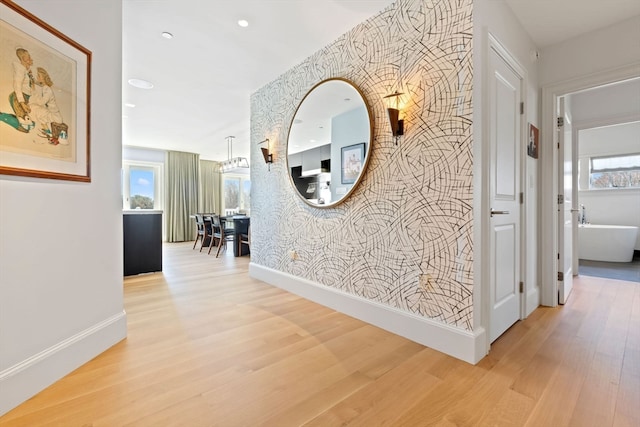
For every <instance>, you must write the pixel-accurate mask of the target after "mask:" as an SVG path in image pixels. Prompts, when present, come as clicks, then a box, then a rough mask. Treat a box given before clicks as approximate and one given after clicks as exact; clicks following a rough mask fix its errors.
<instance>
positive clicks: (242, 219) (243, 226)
mask: <svg viewBox="0 0 640 427" xmlns="http://www.w3.org/2000/svg"><path fill="white" fill-rule="evenodd" d="M205 218H206V216H205ZM220 223H221V224H222V227H223V228H224V230H225V233H229V232H230V233H231V235H232V236H233V255H234V256H237V257H239V256H244V255H249V254H250V253H251V252H250V249H249V246H248V245H243V244H242V243H240V240H241V236H242V235H243V234H248V233H249V224H250V218H249V217H248V216H247V215H239V214H234V215H225V216H221V217H220Z"/></svg>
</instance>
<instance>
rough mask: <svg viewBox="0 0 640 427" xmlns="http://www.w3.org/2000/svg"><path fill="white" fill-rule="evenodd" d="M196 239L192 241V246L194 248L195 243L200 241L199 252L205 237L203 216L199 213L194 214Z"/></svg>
mask: <svg viewBox="0 0 640 427" xmlns="http://www.w3.org/2000/svg"><path fill="white" fill-rule="evenodd" d="M195 217H196V241H195V242H193V248H192V249H195V248H196V244H198V240H199V241H200V242H201V243H200V252H202V246H203V245H204V241H205V237H206V234H207V230H206V227H205V225H204V217H203V216H202V215H200V214H196V215H195Z"/></svg>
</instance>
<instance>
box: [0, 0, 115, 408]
mask: <svg viewBox="0 0 640 427" xmlns="http://www.w3.org/2000/svg"><path fill="white" fill-rule="evenodd" d="M16 3H18V4H19V5H22V6H23V7H25V8H26V9H28V10H29V11H30V12H32V13H33V14H35V15H36V16H38V17H40V18H42V19H43V20H45V21H46V22H47V23H49V24H50V25H52V26H53V27H55V28H56V29H58V30H59V31H61V32H62V33H64V34H66V35H67V36H69V37H71V38H72V39H73V40H75V41H77V42H78V43H80V44H82V45H83V46H85V47H86V48H88V49H89V50H91V51H92V52H93V61H92V70H93V72H92V85H91V97H92V98H91V113H92V119H91V159H92V161H91V183H77V182H71V181H59V180H46V179H35V178H20V177H11V176H0V235H1V238H0V414H2V413H5V412H7V411H8V410H9V409H11V408H12V407H14V406H16V405H18V404H19V403H21V402H22V401H24V400H26V399H27V398H29V397H30V396H32V395H34V394H35V393H37V392H38V391H40V390H42V389H43V388H45V387H46V386H48V385H49V384H51V383H53V382H54V381H56V380H57V379H59V378H61V377H62V376H64V375H66V374H67V373H69V372H70V371H72V370H73V369H75V368H77V367H78V366H80V365H82V364H83V363H85V362H87V361H88V360H90V359H91V358H93V357H95V356H96V355H97V354H99V353H101V352H102V351H104V350H105V349H107V348H108V347H110V346H112V345H113V344H115V343H116V342H118V341H120V340H121V339H123V338H124V337H125V336H126V315H125V313H124V307H123V296H122V274H123V261H122V210H121V206H122V204H121V201H120V165H121V157H122V148H121V144H120V141H121V125H120V122H121V115H122V113H121V95H120V93H121V76H122V70H121V63H122V61H121V57H122V49H121V45H122V36H121V34H122V27H121V23H122V4H121V2H119V1H111V0H94V1H91V2H85V1H81V0H67V1H62V0H56V1H52V0H23V1H17V2H16ZM34 60H35V61H36V65H37V58H34Z"/></svg>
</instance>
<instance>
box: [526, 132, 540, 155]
mask: <svg viewBox="0 0 640 427" xmlns="http://www.w3.org/2000/svg"><path fill="white" fill-rule="evenodd" d="M539 135H540V133H539V131H538V128H537V127H535V126H534V125H532V124H531V123H529V137H528V138H527V155H529V157H533V158H534V159H537V158H538V147H539V145H538V142H539Z"/></svg>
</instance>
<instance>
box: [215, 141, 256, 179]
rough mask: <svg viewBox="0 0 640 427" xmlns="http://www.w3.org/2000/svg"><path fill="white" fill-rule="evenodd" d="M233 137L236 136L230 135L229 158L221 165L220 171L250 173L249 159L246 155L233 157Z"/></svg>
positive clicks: (228, 143)
mask: <svg viewBox="0 0 640 427" xmlns="http://www.w3.org/2000/svg"><path fill="white" fill-rule="evenodd" d="M233 138H235V136H228V137H227V138H226V140H227V160H225V161H224V162H222V164H221V165H220V172H222V173H241V174H248V173H249V159H247V158H246V157H233Z"/></svg>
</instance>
